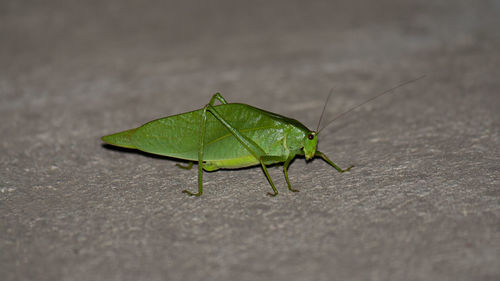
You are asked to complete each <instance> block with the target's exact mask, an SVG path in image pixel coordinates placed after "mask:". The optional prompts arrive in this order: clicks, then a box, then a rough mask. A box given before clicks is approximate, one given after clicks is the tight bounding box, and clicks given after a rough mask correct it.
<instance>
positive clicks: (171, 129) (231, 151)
mask: <svg viewBox="0 0 500 281" xmlns="http://www.w3.org/2000/svg"><path fill="white" fill-rule="evenodd" d="M422 77H423V76H422ZM422 77H419V78H417V79H414V80H411V81H407V82H405V83H402V84H400V85H398V86H396V87H393V88H391V89H389V90H387V91H385V92H383V93H381V94H379V95H377V96H375V97H373V98H371V99H369V100H367V101H365V102H363V103H361V104H359V105H357V106H355V107H353V108H351V109H349V110H348V111H346V112H344V113H342V114H340V115H338V116H337V117H336V118H334V119H333V120H330V121H329V122H328V123H327V125H329V124H331V122H332V121H334V120H336V119H338V118H339V117H341V116H343V115H344V114H346V113H348V112H350V111H352V110H354V109H355V108H358V107H360V106H361V105H363V104H365V103H367V102H369V101H371V100H373V99H375V98H378V97H380V96H382V95H384V94H387V93H389V92H391V91H393V90H395V89H396V88H399V87H401V86H403V85H406V84H408V83H410V82H414V81H416V80H418V79H420V78H422ZM330 95H331V93H330ZM330 95H329V96H328V98H329V97H330ZM216 101H219V102H220V103H221V104H220V105H215V102H216ZM327 103H328V99H327V101H326V103H325V107H324V108H323V112H322V114H321V116H323V113H324V110H325V108H326V104H327ZM320 122H321V118H320ZM327 125H326V126H327ZM326 126H324V127H323V128H322V129H324V128H325V127H326ZM322 129H321V130H322ZM321 130H319V124H318V129H316V131H313V130H309V129H308V128H307V127H306V126H304V125H302V123H300V122H299V121H297V120H295V119H291V118H288V117H284V116H282V115H279V114H276V113H272V112H268V111H265V110H262V109H259V108H256V107H253V106H250V105H246V104H240V103H227V101H226V100H225V99H224V98H223V97H222V96H221V94H220V93H216V94H215V95H213V97H212V98H211V99H210V102H209V103H208V104H207V105H206V106H205V107H203V108H202V109H198V110H195V111H191V112H186V113H182V114H178V115H172V116H168V117H165V118H161V119H157V120H154V121H151V122H148V123H146V124H144V125H142V126H140V127H138V128H135V129H130V130H126V131H122V132H119V133H115V134H111V135H107V136H104V137H102V140H103V141H104V142H106V143H108V144H111V145H114V146H119V147H124V148H132V149H138V150H141V151H144V152H148V153H152V154H158V155H163V156H169V157H173V158H178V159H183V160H187V161H189V165H188V166H181V165H179V164H178V166H179V167H181V168H185V169H190V168H191V167H192V165H193V162H194V161H197V162H198V192H197V193H194V192H191V191H188V190H184V191H183V192H184V193H187V194H188V195H193V196H200V195H202V193H203V170H205V171H215V170H218V169H235V168H243V167H250V166H256V165H260V166H261V167H262V170H263V171H264V174H265V175H266V177H267V180H268V181H269V184H270V185H271V188H272V189H273V192H272V193H271V192H269V193H268V195H270V196H276V195H277V194H278V190H277V189H276V186H275V185H274V183H273V181H272V179H271V177H270V176H269V173H268V171H267V167H266V166H268V165H272V164H278V163H283V172H284V174H285V180H286V183H287V185H288V189H289V190H290V191H292V192H297V191H298V190H296V189H293V188H292V185H291V184H290V180H289V179H288V166H289V165H290V163H291V161H292V160H293V159H294V158H295V156H297V155H302V156H305V159H306V160H311V159H313V158H314V157H320V158H322V159H323V160H324V161H326V162H327V163H328V164H330V165H331V166H332V167H333V168H335V169H336V170H337V171H338V172H340V173H343V172H346V171H349V170H350V169H351V168H352V167H353V166H350V167H348V168H346V169H341V168H340V167H339V166H337V165H336V164H335V163H333V162H332V161H331V160H330V159H329V158H328V157H327V156H326V155H325V154H324V153H322V152H320V151H319V150H317V143H318V134H319V132H320V131H321Z"/></svg>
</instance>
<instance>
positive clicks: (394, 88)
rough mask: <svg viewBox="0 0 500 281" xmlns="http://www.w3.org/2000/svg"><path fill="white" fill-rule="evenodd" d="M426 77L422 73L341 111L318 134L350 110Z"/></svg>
mask: <svg viewBox="0 0 500 281" xmlns="http://www.w3.org/2000/svg"><path fill="white" fill-rule="evenodd" d="M424 77H425V75H422V76H420V77H418V78H415V79H412V80H408V81H406V82H403V83H401V84H399V85H397V86H394V87H392V88H390V89H389V90H386V91H384V92H382V93H380V94H378V95H376V96H374V97H372V98H370V99H368V100H365V101H364V102H362V103H360V104H358V105H356V106H354V107H351V109H349V110H347V111H344V112H342V113H340V114H339V115H337V116H335V118H333V119H332V120H330V121H328V123H326V125H325V126H324V127H323V128H321V130H319V131H318V134H319V133H320V132H321V131H323V129H324V128H326V127H328V125H330V124H331V123H333V121H335V120H337V119H339V118H342V117H344V116H345V115H346V114H347V113H349V112H351V111H353V110H354V109H356V108H358V107H360V106H363V105H365V104H366V103H369V102H371V101H372V100H374V99H377V98H380V97H381V96H383V95H386V94H388V93H390V92H392V91H394V90H396V89H398V88H401V87H403V86H405V85H407V84H410V83H413V82H416V81H418V80H420V79H422V78H424ZM321 115H323V114H321Z"/></svg>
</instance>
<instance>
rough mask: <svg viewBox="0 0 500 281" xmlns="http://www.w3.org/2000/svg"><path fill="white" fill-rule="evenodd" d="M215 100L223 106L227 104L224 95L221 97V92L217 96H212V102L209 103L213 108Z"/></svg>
mask: <svg viewBox="0 0 500 281" xmlns="http://www.w3.org/2000/svg"><path fill="white" fill-rule="evenodd" d="M215 100H218V101H219V102H220V103H221V104H227V101H226V99H225V98H223V97H222V95H221V94H220V93H219V92H217V93H215V94H214V95H213V96H212V98H211V99H210V102H209V103H208V104H210V105H212V106H213V105H214V103H215Z"/></svg>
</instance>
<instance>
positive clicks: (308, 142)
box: [303, 131, 318, 160]
mask: <svg viewBox="0 0 500 281" xmlns="http://www.w3.org/2000/svg"><path fill="white" fill-rule="evenodd" d="M317 145H318V133H316V132H314V131H310V132H309V133H307V135H306V136H305V137H304V148H303V150H304V155H305V157H306V160H311V159H313V158H314V154H315V153H316V147H317Z"/></svg>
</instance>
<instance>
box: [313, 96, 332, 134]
mask: <svg viewBox="0 0 500 281" xmlns="http://www.w3.org/2000/svg"><path fill="white" fill-rule="evenodd" d="M332 93H333V88H331V89H330V93H329V94H328V97H327V98H326V101H325V105H323V110H322V111H321V116H320V117H319V121H318V127H316V132H317V131H318V130H319V125H321V120H323V114H325V109H326V106H327V105H328V101H329V100H330V97H331V96H332Z"/></svg>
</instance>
